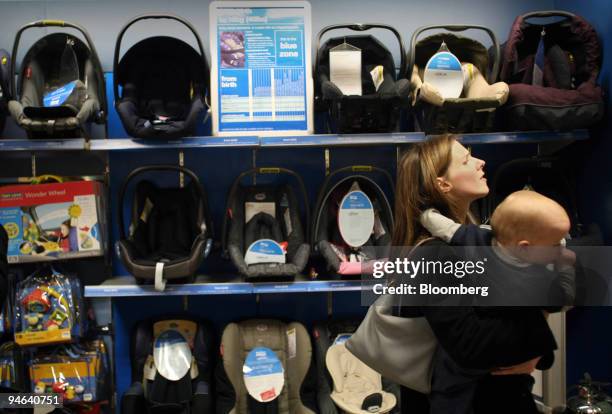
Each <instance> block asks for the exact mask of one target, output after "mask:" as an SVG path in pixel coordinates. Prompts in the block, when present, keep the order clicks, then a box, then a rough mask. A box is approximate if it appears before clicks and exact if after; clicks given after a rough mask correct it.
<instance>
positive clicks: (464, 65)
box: [408, 25, 508, 133]
mask: <svg viewBox="0 0 612 414" xmlns="http://www.w3.org/2000/svg"><path fill="white" fill-rule="evenodd" d="M434 29H444V30H447V31H453V32H457V31H465V30H469V29H475V30H480V31H484V32H485V33H487V34H488V35H489V37H490V38H491V40H492V42H493V46H492V50H493V51H494V55H493V56H492V58H491V59H489V56H488V51H487V49H486V48H485V47H484V46H483V45H482V44H481V43H480V42H477V41H476V40H473V39H470V38H467V37H463V36H458V35H456V34H454V33H448V32H444V33H437V34H435V35H432V36H429V37H426V38H424V39H421V40H418V38H419V35H421V34H422V33H423V32H425V31H429V30H434ZM443 43H444V44H445V45H446V47H447V48H448V50H449V51H450V52H451V53H452V54H453V55H455V56H456V57H457V59H458V60H459V62H460V63H461V69H462V72H463V77H464V83H463V91H462V93H461V95H460V96H459V97H458V98H446V99H445V98H444V97H443V96H442V94H441V93H440V91H439V90H438V89H437V88H436V87H435V86H433V85H431V84H430V83H428V82H425V81H424V79H425V76H424V70H425V67H426V65H427V62H428V61H429V59H430V58H431V57H432V56H434V55H435V54H436V53H437V52H438V50H439V49H440V46H441V45H442V44H443ZM499 60H500V53H499V44H498V43H497V38H496V36H495V34H494V33H493V31H492V30H491V29H489V28H487V27H484V26H472V25H436V26H425V27H421V28H419V29H417V30H416V31H415V32H414V34H413V35H412V41H411V45H410V59H409V62H410V63H409V66H408V67H409V70H410V71H411V87H412V89H413V90H414V94H413V106H414V114H415V117H416V120H417V122H418V125H419V128H420V129H421V130H423V131H425V132H427V133H446V132H456V133H457V132H481V131H489V130H491V129H492V128H493V124H494V120H495V110H496V108H498V107H500V106H502V105H503V104H504V103H505V102H506V99H507V98H508V85H507V84H505V83H503V82H498V83H493V82H494V81H495V79H496V78H497V73H498V71H499Z"/></svg>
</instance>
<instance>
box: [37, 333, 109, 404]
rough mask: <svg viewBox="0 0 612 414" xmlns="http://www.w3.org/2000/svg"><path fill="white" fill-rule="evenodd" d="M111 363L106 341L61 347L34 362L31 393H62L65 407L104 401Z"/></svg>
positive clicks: (39, 355) (38, 356) (42, 355)
mask: <svg viewBox="0 0 612 414" xmlns="http://www.w3.org/2000/svg"><path fill="white" fill-rule="evenodd" d="M106 372H108V362H107V355H106V348H105V346H104V342H103V341H102V340H94V341H90V342H87V343H84V344H82V345H79V346H76V345H72V346H60V347H58V348H56V349H54V350H53V351H52V352H50V353H46V354H42V353H39V354H36V355H35V356H34V357H33V358H32V359H31V361H30V382H31V391H32V392H34V393H36V394H42V393H50V392H53V393H60V394H62V397H63V400H64V404H70V403H79V402H94V401H101V400H104V399H106V398H107V397H108V395H107V385H108V384H107V381H106Z"/></svg>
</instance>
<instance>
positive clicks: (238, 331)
mask: <svg viewBox="0 0 612 414" xmlns="http://www.w3.org/2000/svg"><path fill="white" fill-rule="evenodd" d="M255 348H257V349H255ZM254 349H255V350H254ZM257 351H263V353H264V354H265V353H266V351H267V352H268V353H270V354H272V353H273V354H274V355H275V357H276V358H277V359H278V361H280V366H282V371H283V373H282V376H281V377H282V379H283V380H284V381H283V382H284V384H283V385H282V390H280V391H279V389H278V388H277V387H275V388H271V389H270V390H268V391H267V392H265V393H263V394H264V395H263V398H259V399H260V400H263V401H259V400H257V399H255V398H254V397H253V396H252V395H251V394H250V393H249V391H248V389H247V385H246V384H245V378H244V377H243V373H246V372H248V371H249V369H248V368H249V367H252V365H250V364H249V363H248V361H249V360H250V358H249V356H252V355H253V353H255V352H257ZM249 354H251V355H249ZM221 358H222V362H221V363H219V364H218V365H217V370H216V377H217V378H216V387H217V388H216V395H217V411H216V412H217V414H230V413H231V414H258V413H265V414H314V413H316V412H317V409H316V396H315V393H316V389H315V388H316V373H315V371H314V364H312V346H311V343H310V336H309V335H308V332H307V331H306V328H304V326H303V325H302V324H300V323H297V322H291V323H288V324H285V323H282V322H280V321H276V320H249V321H244V322H240V323H230V324H229V325H228V326H227V327H226V328H225V330H224V331H223V336H222V338H221ZM278 361H277V364H278ZM245 362H247V364H245ZM277 366H278V365H277ZM277 375H278V374H277ZM276 391H279V392H278V393H277V394H275V392H276Z"/></svg>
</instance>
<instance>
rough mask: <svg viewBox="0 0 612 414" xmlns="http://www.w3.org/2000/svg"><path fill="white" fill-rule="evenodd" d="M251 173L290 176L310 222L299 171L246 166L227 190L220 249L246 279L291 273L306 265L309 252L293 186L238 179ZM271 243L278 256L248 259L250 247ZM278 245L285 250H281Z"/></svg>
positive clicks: (263, 248) (266, 247)
mask: <svg viewBox="0 0 612 414" xmlns="http://www.w3.org/2000/svg"><path fill="white" fill-rule="evenodd" d="M251 174H275V175H279V174H289V175H291V176H293V177H294V178H295V179H296V181H297V183H298V186H299V188H300V191H301V193H302V197H303V201H304V207H305V211H306V222H307V223H309V222H310V211H309V206H308V195H307V194H306V188H305V187H304V182H303V181H302V179H301V177H300V176H299V175H298V174H297V173H295V172H293V171H291V170H288V169H285V168H254V169H251V170H248V171H245V172H243V173H242V174H240V175H239V176H238V177H237V178H236V180H235V181H234V183H233V184H232V187H231V189H230V192H229V195H228V199H227V209H226V216H225V220H224V222H223V234H222V237H223V242H222V245H223V247H224V251H225V252H226V254H228V255H229V257H230V259H231V261H232V262H233V264H234V266H236V268H237V269H238V271H239V272H240V273H241V274H242V275H244V276H245V277H246V278H247V279H251V280H260V281H261V280H264V279H269V278H273V279H276V280H278V279H279V278H293V277H295V276H297V275H298V274H299V273H300V272H301V271H302V270H303V269H304V267H305V266H306V262H307V261H308V257H309V255H310V245H309V244H308V243H307V240H308V237H307V235H305V234H304V230H303V226H302V221H301V219H300V209H299V205H298V202H297V199H296V196H295V193H294V191H293V188H292V187H291V186H290V185H288V184H284V185H281V184H277V185H250V186H243V185H241V182H242V180H243V179H244V178H245V177H247V176H249V175H251ZM260 243H261V245H260ZM275 246H276V249H277V250H278V252H275V253H274V252H273V253H274V254H275V255H274V257H279V258H280V259H279V260H276V261H274V260H272V259H271V260H267V259H266V258H263V259H259V260H256V261H253V262H249V260H247V259H246V257H247V254H249V252H250V251H253V252H262V253H264V252H266V251H268V250H269V249H274V248H275ZM279 246H280V247H279ZM260 247H261V248H260ZM281 247H282V249H283V250H284V252H285V253H282V252H281V251H280V248H281ZM266 257H270V256H266Z"/></svg>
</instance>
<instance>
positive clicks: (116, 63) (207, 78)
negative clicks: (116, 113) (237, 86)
mask: <svg viewBox="0 0 612 414" xmlns="http://www.w3.org/2000/svg"><path fill="white" fill-rule="evenodd" d="M155 19H169V20H175V21H177V22H179V23H181V24H182V25H183V26H185V27H187V29H189V31H190V32H191V33H192V34H193V37H195V40H196V43H197V44H198V52H199V53H200V57H201V58H202V62H203V63H204V67H205V71H204V84H205V86H206V95H208V94H209V93H210V67H209V66H208V60H207V59H206V53H204V46H202V39H201V38H200V35H199V34H198V32H197V31H196V29H195V27H194V26H193V25H192V24H191V23H189V22H188V21H187V20H186V19H184V18H182V17H181V16H177V15H176V14H169V13H150V14H141V15H140V16H136V17H134V18H133V19H132V20H130V21H129V22H127V23H126V24H125V26H123V28H122V29H121V31H120V32H119V35H118V36H117V41H116V42H115V54H114V57H113V93H114V94H115V97H114V101H115V106H116V105H117V104H118V102H119V81H118V76H117V70H118V67H119V55H120V54H121V42H122V40H123V36H124V35H125V32H126V31H127V29H128V28H130V26H132V25H133V24H135V23H136V22H139V21H141V20H155ZM203 95H204V94H203ZM203 98H204V96H203Z"/></svg>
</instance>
